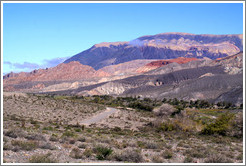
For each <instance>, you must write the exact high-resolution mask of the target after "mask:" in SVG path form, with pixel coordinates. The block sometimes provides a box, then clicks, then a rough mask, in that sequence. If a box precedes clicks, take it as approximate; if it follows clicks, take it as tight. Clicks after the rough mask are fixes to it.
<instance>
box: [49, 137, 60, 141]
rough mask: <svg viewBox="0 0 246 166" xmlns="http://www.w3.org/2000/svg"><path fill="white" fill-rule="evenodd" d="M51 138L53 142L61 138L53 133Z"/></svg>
mask: <svg viewBox="0 0 246 166" xmlns="http://www.w3.org/2000/svg"><path fill="white" fill-rule="evenodd" d="M49 140H50V141H52V142H57V141H58V140H59V139H58V137H57V136H54V135H52V136H50V139H49Z"/></svg>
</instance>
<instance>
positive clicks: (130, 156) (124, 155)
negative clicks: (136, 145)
mask: <svg viewBox="0 0 246 166" xmlns="http://www.w3.org/2000/svg"><path fill="white" fill-rule="evenodd" d="M114 158H115V159H116V160H117V161H127V162H134V163H140V162H142V161H143V157H142V155H141V153H140V152H139V151H137V150H125V151H123V152H121V153H118V154H115V156H114Z"/></svg>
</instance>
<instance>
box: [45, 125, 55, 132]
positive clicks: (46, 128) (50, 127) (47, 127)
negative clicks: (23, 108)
mask: <svg viewBox="0 0 246 166" xmlns="http://www.w3.org/2000/svg"><path fill="white" fill-rule="evenodd" d="M43 130H48V131H53V130H54V128H53V127H52V126H46V127H43Z"/></svg>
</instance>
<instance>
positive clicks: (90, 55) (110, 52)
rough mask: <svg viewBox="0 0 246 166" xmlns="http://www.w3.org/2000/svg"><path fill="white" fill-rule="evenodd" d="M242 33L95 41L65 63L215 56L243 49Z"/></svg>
mask: <svg viewBox="0 0 246 166" xmlns="http://www.w3.org/2000/svg"><path fill="white" fill-rule="evenodd" d="M242 48H243V43H242V35H194V34H187V33H164V34H157V35H151V36H143V37H140V38H138V39H135V40H132V41H130V42H112V43H100V44H96V45H94V46H93V47H91V48H90V49H88V50H85V51H83V52H81V53H79V54H77V55H75V56H73V57H71V58H69V59H67V60H66V61H65V62H64V63H69V62H71V61H79V62H80V63H81V64H84V65H89V66H92V67H93V68H95V69H96V70H97V69H100V68H103V67H105V66H109V65H115V64H119V63H123V62H128V61H131V60H136V59H174V58H178V57H195V58H202V57H208V58H211V59H217V58H221V57H226V56H228V55H233V54H236V53H238V52H240V51H242Z"/></svg>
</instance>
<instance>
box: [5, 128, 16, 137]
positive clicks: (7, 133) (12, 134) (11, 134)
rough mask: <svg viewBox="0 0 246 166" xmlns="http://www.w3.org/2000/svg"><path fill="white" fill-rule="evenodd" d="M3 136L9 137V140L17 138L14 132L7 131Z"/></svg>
mask: <svg viewBox="0 0 246 166" xmlns="http://www.w3.org/2000/svg"><path fill="white" fill-rule="evenodd" d="M4 135H6V136H8V137H11V138H17V137H18V136H17V133H16V131H15V130H9V131H7V132H5V133H4Z"/></svg>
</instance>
